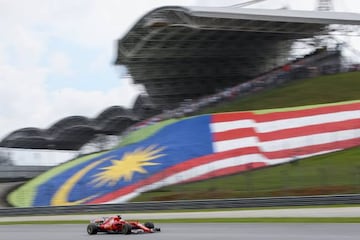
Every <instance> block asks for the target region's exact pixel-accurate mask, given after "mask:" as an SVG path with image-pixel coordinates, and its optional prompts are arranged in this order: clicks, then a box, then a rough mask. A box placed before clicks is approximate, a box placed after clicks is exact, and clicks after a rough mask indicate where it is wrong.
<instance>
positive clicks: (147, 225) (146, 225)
mask: <svg viewBox="0 0 360 240" xmlns="http://www.w3.org/2000/svg"><path fill="white" fill-rule="evenodd" d="M144 226H145V227H147V228H150V229H153V228H154V224H153V223H152V222H146V223H144Z"/></svg>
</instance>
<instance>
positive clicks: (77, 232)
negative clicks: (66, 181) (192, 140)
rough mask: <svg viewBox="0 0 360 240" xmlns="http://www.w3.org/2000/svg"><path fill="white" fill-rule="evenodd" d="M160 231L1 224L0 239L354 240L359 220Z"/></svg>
mask: <svg viewBox="0 0 360 240" xmlns="http://www.w3.org/2000/svg"><path fill="white" fill-rule="evenodd" d="M158 226H159V227H161V230H162V232H160V233H153V234H136V235H135V234H134V235H118V234H116V235H115V234H103V233H99V234H97V235H92V236H89V235H88V234H87V233H86V225H82V224H74V225H70V224H59V225H2V226H0V239H4V240H5V239H12V240H24V239H26V240H83V239H86V240H89V239H91V240H95V239H132V240H133V239H141V240H143V239H146V240H155V239H156V240H184V239H194V240H209V239H216V240H218V239H221V240H228V239H234V240H235V239H236V240H242V239H244V240H259V239H266V240H304V239H306V240H315V239H316V240H325V239H326V240H335V239H337V240H339V239H341V240H355V239H357V240H358V239H359V236H360V228H359V224H344V223H339V224H338V223H329V224H322V223H321V224H320V223H319V224H316V223H300V224H299V223H203V224H202V223H197V224H184V223H179V224H176V223H172V224H159V225H158Z"/></svg>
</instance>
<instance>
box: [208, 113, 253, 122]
mask: <svg viewBox="0 0 360 240" xmlns="http://www.w3.org/2000/svg"><path fill="white" fill-rule="evenodd" d="M254 116H255V114H254V113H252V112H228V113H216V114H212V115H211V117H212V119H211V122H212V123H217V122H231V121H237V120H243V119H252V118H254Z"/></svg>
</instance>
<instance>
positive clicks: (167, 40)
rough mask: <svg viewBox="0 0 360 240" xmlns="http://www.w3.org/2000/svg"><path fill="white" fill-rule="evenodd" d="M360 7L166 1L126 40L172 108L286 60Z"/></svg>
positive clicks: (142, 80)
mask: <svg viewBox="0 0 360 240" xmlns="http://www.w3.org/2000/svg"><path fill="white" fill-rule="evenodd" d="M359 23H360V17H359V15H358V14H350V13H339V12H315V11H295V10H286V9H281V10H268V9H247V8H236V7H186V8H185V7H175V6H174V7H162V8H158V9H155V10H153V11H151V12H149V13H148V14H146V15H145V16H143V17H142V18H141V19H140V20H139V21H138V22H137V23H136V24H135V25H134V27H133V28H132V29H131V30H130V31H129V32H128V33H127V34H126V35H125V36H124V37H123V38H121V39H120V40H119V41H118V51H117V53H118V55H117V58H116V61H115V64H121V65H125V66H126V67H127V68H128V70H129V73H130V74H131V76H132V78H133V80H134V83H135V84H143V85H144V86H145V88H146V91H147V93H148V94H149V96H150V99H151V101H152V102H153V103H154V104H155V105H156V106H158V107H159V108H161V109H172V108H173V107H174V106H177V105H178V104H179V103H180V102H182V101H183V100H185V99H196V98H199V97H201V96H204V95H208V94H213V93H215V92H217V91H219V90H220V89H224V88H227V87H231V86H234V85H235V84H238V83H240V82H245V81H248V80H250V79H252V78H254V77H256V76H258V75H261V74H262V73H264V72H267V71H269V70H271V69H273V68H274V67H278V66H281V65H283V64H285V63H286V62H287V61H288V60H287V59H288V57H289V52H290V50H291V47H292V45H293V43H294V42H296V41H298V40H300V39H305V38H312V37H314V36H319V35H328V34H330V30H329V28H328V26H329V25H330V24H341V25H359Z"/></svg>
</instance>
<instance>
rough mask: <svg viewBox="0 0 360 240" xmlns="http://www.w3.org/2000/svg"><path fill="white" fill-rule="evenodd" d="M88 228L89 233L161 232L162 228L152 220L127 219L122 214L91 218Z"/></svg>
mask: <svg viewBox="0 0 360 240" xmlns="http://www.w3.org/2000/svg"><path fill="white" fill-rule="evenodd" d="M86 230H87V233H88V234H89V235H93V234H97V233H98V232H107V233H122V234H131V233H154V232H160V228H156V227H155V226H154V224H153V223H152V222H146V223H144V224H142V223H140V222H139V221H125V220H123V219H122V218H121V216H120V215H115V216H112V217H102V218H98V219H94V220H91V221H90V224H89V225H88V226H87V229H86Z"/></svg>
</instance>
